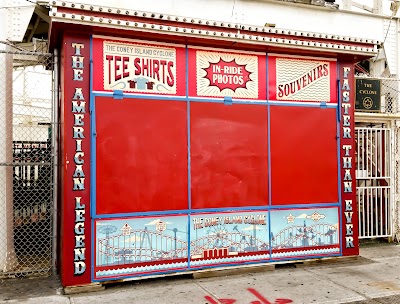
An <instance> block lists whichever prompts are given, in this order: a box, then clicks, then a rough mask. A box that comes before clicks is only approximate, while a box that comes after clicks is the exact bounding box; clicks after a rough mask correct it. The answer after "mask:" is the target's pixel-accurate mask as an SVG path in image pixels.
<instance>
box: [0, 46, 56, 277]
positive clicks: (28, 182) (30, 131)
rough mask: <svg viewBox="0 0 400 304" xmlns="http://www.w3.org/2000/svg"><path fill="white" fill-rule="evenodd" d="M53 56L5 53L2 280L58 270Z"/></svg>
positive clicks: (0, 61) (0, 78)
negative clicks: (55, 233) (55, 253)
mask: <svg viewBox="0 0 400 304" xmlns="http://www.w3.org/2000/svg"><path fill="white" fill-rule="evenodd" d="M53 83H54V81H53V56H52V55H51V54H46V53H37V52H22V51H14V50H12V51H9V50H1V49H0V277H4V278H7V277H23V276H28V275H45V274H50V273H51V271H52V269H53V266H54V265H53V264H54V262H53V256H54V254H53V252H54V247H53V213H54V207H53V204H54V199H53V197H54V188H53V186H54V181H53V177H54V176H53V172H54V170H53V169H54V161H55V156H56V155H55V153H54V149H53V147H54V146H55V145H54V142H55V141H54V139H53V133H54V131H53V126H54V125H55V124H54V113H53V102H52V101H53V99H54V95H53V92H54V90H53Z"/></svg>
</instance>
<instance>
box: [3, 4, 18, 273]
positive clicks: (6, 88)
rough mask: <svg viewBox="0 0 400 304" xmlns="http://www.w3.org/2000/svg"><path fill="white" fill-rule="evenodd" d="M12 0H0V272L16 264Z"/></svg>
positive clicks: (10, 268) (8, 269) (12, 267)
mask: <svg viewBox="0 0 400 304" xmlns="http://www.w3.org/2000/svg"><path fill="white" fill-rule="evenodd" d="M11 2H12V1H7V0H0V14H1V18H0V229H1V231H0V271H4V272H8V271H10V270H12V269H14V268H15V267H16V266H17V258H16V255H15V250H14V238H13V226H14V216H13V166H12V163H13V136H12V131H13V130H12V115H13V114H12V113H13V109H12V97H13V96H12V95H13V94H12V90H13V87H12V85H13V81H12V79H13V78H12V73H13V65H12V64H13V56H12V54H11V53H7V52H8V51H10V46H9V45H7V44H6V43H5V42H7V41H8V39H9V38H10V32H11V26H10V23H11V19H12V10H10V9H8V7H9V6H10V4H11V5H12V3H11Z"/></svg>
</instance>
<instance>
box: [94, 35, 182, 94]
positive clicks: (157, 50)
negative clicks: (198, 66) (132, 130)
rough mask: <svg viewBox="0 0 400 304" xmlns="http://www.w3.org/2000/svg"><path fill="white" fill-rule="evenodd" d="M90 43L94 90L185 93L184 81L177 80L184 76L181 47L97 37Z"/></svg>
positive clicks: (136, 92)
mask: <svg viewBox="0 0 400 304" xmlns="http://www.w3.org/2000/svg"><path fill="white" fill-rule="evenodd" d="M93 44H94V48H93V50H94V56H93V57H94V60H93V65H94V70H95V77H94V89H95V90H96V91H114V90H122V91H123V92H126V93H135V94H138V93H139V94H142V93H143V94H167V95H184V94H185V85H184V84H183V83H179V82H182V81H183V80H184V78H185V76H184V75H185V62H184V60H185V50H184V48H182V47H177V46H175V45H164V44H160V45H158V44H144V43H143V42H141V43H138V42H135V41H134V40H105V39H101V38H95V39H94V40H93ZM98 73H99V74H98ZM101 76H102V77H101Z"/></svg>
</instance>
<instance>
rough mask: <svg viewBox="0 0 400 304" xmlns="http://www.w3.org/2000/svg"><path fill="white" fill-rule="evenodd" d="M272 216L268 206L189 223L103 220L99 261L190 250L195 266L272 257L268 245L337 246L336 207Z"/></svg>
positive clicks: (172, 256) (183, 257)
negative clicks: (214, 261)
mask: <svg viewBox="0 0 400 304" xmlns="http://www.w3.org/2000/svg"><path fill="white" fill-rule="evenodd" d="M270 216H271V225H269V223H268V212H267V211H260V212H240V213H213V214H196V215H192V216H190V218H189V223H190V228H189V227H188V217H187V216H169V217H157V218H156V217H151V218H145V217H143V218H129V219H113V220H99V221H97V222H96V246H97V248H96V257H97V258H96V265H97V266H113V265H126V264H134V263H145V262H154V261H158V262H162V261H165V262H167V261H168V260H169V261H171V260H173V261H187V260H188V256H189V251H190V260H191V261H192V263H193V264H192V265H194V266H195V265H204V264H207V261H208V260H219V261H220V262H221V259H225V260H226V261H229V260H235V259H237V260H238V261H240V260H241V259H240V257H243V256H248V257H252V256H253V257H257V256H258V259H268V258H270V257H269V253H270V249H271V250H272V252H274V251H276V250H278V251H279V250H282V249H285V250H290V249H293V250H295V249H296V248H309V247H316V248H318V247H321V246H325V247H326V246H331V247H332V246H336V247H338V246H339V240H338V237H339V234H338V230H337V227H338V226H337V223H338V210H337V208H324V209H318V210H314V209H300V210H293V209H291V210H279V211H271V215H270ZM282 217H283V218H285V222H282ZM270 226H271V228H270ZM269 229H271V231H270V232H269ZM189 234H190V242H189V241H188V239H189ZM189 244H190V246H189ZM196 263H197V264H196Z"/></svg>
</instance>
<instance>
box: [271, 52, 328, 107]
mask: <svg viewBox="0 0 400 304" xmlns="http://www.w3.org/2000/svg"><path fill="white" fill-rule="evenodd" d="M269 62H270V64H269V68H270V69H272V70H273V69H274V67H275V70H276V74H273V72H272V70H271V72H272V73H271V74H270V77H271V78H272V79H271V80H270V84H271V85H272V84H274V82H275V84H274V85H273V86H272V87H270V99H272V100H285V101H314V102H331V101H334V100H335V95H334V94H335V91H336V89H335V88H334V87H333V84H334V77H335V73H334V69H335V67H334V65H335V62H333V61H328V60H310V59H301V58H289V57H285V58H283V57H282V58H280V57H273V56H271V58H270V60H269Z"/></svg>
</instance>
